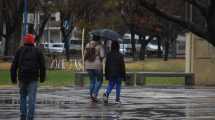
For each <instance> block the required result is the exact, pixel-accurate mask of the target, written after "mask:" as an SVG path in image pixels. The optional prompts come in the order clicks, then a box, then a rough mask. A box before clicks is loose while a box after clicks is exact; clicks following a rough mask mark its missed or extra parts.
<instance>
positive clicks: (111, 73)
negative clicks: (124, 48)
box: [103, 41, 126, 103]
mask: <svg viewBox="0 0 215 120" xmlns="http://www.w3.org/2000/svg"><path fill="white" fill-rule="evenodd" d="M105 77H106V80H109V84H108V87H107V89H106V92H105V93H104V95H103V99H104V102H105V103H108V96H109V95H110V93H111V91H112V89H113V88H114V87H116V102H120V90H121V81H122V80H125V79H126V77H125V62H124V58H123V55H122V54H121V53H120V52H119V43H118V42H117V41H113V42H112V44H111V51H110V52H109V53H108V54H107V58H106V64H105Z"/></svg>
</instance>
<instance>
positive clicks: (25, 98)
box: [20, 81, 37, 120]
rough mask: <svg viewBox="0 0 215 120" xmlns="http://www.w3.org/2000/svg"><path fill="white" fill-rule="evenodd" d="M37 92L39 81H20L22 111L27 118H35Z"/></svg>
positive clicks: (22, 114) (28, 119)
mask: <svg viewBox="0 0 215 120" xmlns="http://www.w3.org/2000/svg"><path fill="white" fill-rule="evenodd" d="M36 93H37V81H32V82H30V83H28V84H24V83H20V111H21V116H25V117H26V118H27V120H33V117H34V112H35V103H36Z"/></svg>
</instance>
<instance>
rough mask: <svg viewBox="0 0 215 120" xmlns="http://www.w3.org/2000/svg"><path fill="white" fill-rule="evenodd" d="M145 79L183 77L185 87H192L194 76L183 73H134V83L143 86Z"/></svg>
mask: <svg viewBox="0 0 215 120" xmlns="http://www.w3.org/2000/svg"><path fill="white" fill-rule="evenodd" d="M146 77H184V78H185V85H186V86H192V85H194V74H193V73H185V72H136V77H135V79H136V81H137V82H140V83H143V84H145V78H146Z"/></svg>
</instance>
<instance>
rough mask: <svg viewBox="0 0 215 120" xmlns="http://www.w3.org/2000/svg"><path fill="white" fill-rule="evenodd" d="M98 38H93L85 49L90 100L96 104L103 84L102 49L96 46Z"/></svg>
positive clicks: (98, 45)
mask: <svg viewBox="0 0 215 120" xmlns="http://www.w3.org/2000/svg"><path fill="white" fill-rule="evenodd" d="M99 40H100V38H99V37H98V36H94V37H93V40H91V41H90V42H89V43H88V44H87V45H86V48H85V57H84V58H85V69H86V70H87V72H88V75H89V78H90V98H91V100H92V101H93V102H97V96H98V93H99V90H100V88H101V86H102V83H103V62H102V61H103V58H104V49H103V47H102V46H101V45H100V44H98V41H99Z"/></svg>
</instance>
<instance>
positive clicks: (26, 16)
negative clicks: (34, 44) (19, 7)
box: [23, 0, 28, 35]
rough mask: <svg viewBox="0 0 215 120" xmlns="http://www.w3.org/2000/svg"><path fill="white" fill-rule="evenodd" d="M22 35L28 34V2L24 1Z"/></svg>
mask: <svg viewBox="0 0 215 120" xmlns="http://www.w3.org/2000/svg"><path fill="white" fill-rule="evenodd" d="M23 22H24V23H23V35H25V34H27V33H28V0H24V21H23Z"/></svg>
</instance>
